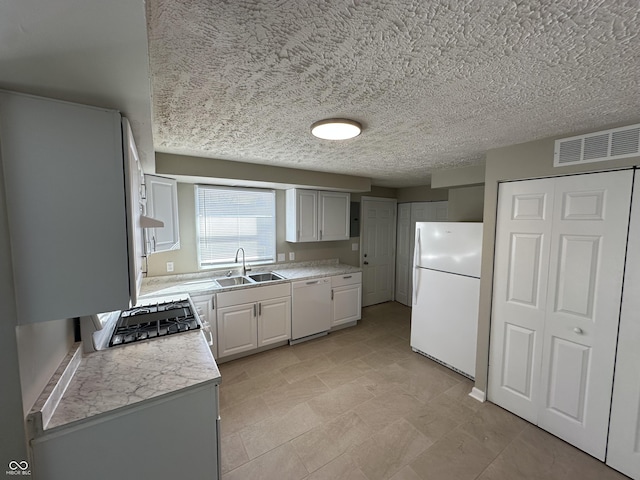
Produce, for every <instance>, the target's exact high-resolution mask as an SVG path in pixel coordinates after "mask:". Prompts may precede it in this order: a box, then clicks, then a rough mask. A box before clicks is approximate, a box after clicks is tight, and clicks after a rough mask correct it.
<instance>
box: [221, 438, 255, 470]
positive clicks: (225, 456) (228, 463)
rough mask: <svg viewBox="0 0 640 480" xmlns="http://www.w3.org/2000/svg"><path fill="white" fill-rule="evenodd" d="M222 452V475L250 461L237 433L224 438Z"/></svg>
mask: <svg viewBox="0 0 640 480" xmlns="http://www.w3.org/2000/svg"><path fill="white" fill-rule="evenodd" d="M220 451H221V453H222V458H221V467H222V473H227V472H230V471H231V470H233V469H235V468H238V467H239V466H240V465H244V464H245V463H247V462H248V461H249V457H248V455H247V452H246V450H245V449H244V445H243V444H242V440H241V439H240V435H239V434H237V433H234V434H233V435H227V436H226V437H223V438H222V442H221V444H220Z"/></svg>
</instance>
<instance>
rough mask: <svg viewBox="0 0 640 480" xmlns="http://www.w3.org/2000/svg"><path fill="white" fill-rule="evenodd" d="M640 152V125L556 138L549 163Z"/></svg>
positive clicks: (597, 158) (561, 163) (580, 161)
mask: <svg viewBox="0 0 640 480" xmlns="http://www.w3.org/2000/svg"><path fill="white" fill-rule="evenodd" d="M638 155H640V124H637V125H629V126H628V127H620V128H613V129H611V130H604V131H602V132H595V133H588V134H586V135H578V136H576V137H569V138H563V139H561V140H556V146H555V151H554V154H553V166H554V167H562V166H564V165H575V164H576V163H589V162H602V161H606V160H615V159H618V158H626V157H634V156H638Z"/></svg>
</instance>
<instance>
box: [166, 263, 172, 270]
mask: <svg viewBox="0 0 640 480" xmlns="http://www.w3.org/2000/svg"><path fill="white" fill-rule="evenodd" d="M167 272H173V262H167Z"/></svg>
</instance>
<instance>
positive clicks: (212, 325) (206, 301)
mask: <svg viewBox="0 0 640 480" xmlns="http://www.w3.org/2000/svg"><path fill="white" fill-rule="evenodd" d="M191 300H193V304H194V305H195V307H196V310H197V311H198V316H199V317H200V321H201V322H202V328H203V330H204V334H205V337H206V338H207V341H208V342H209V347H211V353H213V357H214V358H218V334H217V328H216V327H217V325H216V303H215V295H197V296H192V297H191Z"/></svg>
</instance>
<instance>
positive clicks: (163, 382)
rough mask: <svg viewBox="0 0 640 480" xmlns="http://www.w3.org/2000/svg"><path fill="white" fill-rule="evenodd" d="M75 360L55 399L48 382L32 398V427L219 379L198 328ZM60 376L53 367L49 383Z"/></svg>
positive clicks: (48, 425) (59, 422)
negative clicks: (35, 397) (33, 401)
mask: <svg viewBox="0 0 640 480" xmlns="http://www.w3.org/2000/svg"><path fill="white" fill-rule="evenodd" d="M78 345H79V344H76V345H74V348H75V349H76V350H77V349H78V348H81V347H79V346H78ZM72 350H73V349H72ZM70 353H73V355H72V357H73V358H75V357H77V356H78V352H76V353H74V352H70ZM63 363H65V362H63ZM70 363H73V362H70ZM77 363H78V364H77V365H76V366H75V367H74V369H75V371H74V372H73V373H72V374H71V375H72V376H71V377H70V379H69V380H68V385H67V386H66V389H64V388H63V389H62V391H60V392H59V393H58V394H57V395H60V397H59V398H54V399H52V398H51V397H52V395H53V396H55V395H56V393H55V390H56V388H55V385H49V386H47V387H46V388H45V390H44V391H43V394H42V396H41V398H40V399H38V401H36V404H35V405H34V408H33V409H32V410H31V412H30V414H29V418H28V422H29V423H30V424H31V425H30V428H31V429H32V431H33V432H39V431H40V432H42V431H48V430H50V429H53V428H56V427H60V426H63V425H68V424H71V423H74V422H80V421H83V420H86V419H88V418H90V417H93V416H95V415H100V414H104V413H107V412H113V411H114V410H116V409H120V408H122V407H126V406H129V405H133V404H136V403H138V402H142V401H144V400H148V399H151V398H155V397H158V396H161V395H165V394H169V393H172V392H176V391H178V390H181V389H184V388H189V387H193V386H196V385H200V384H202V383H205V382H213V383H219V382H220V380H221V376H220V371H219V370H218V366H217V365H216V362H215V360H214V358H213V355H212V354H211V350H210V348H209V344H208V343H207V341H206V339H205V337H204V334H203V333H202V332H201V331H197V332H185V333H182V334H179V335H171V336H167V337H163V338H156V339H153V340H151V341H146V342H140V343H134V344H129V345H124V346H121V347H115V348H109V349H106V350H100V351H98V352H94V353H89V354H82V355H81V359H80V360H79V361H78V362H77ZM61 367H62V365H61ZM59 370H60V369H59ZM64 376H65V375H64V373H62V372H60V373H58V372H56V374H55V375H54V376H53V377H52V379H51V382H50V384H51V383H54V384H55V383H57V382H59V381H60V378H61V377H64ZM67 376H69V375H67ZM58 390H60V389H58ZM51 403H53V404H54V406H53V407H48V408H49V410H51V411H50V412H45V410H46V409H47V407H45V405H48V404H51ZM55 403H57V405H55Z"/></svg>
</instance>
